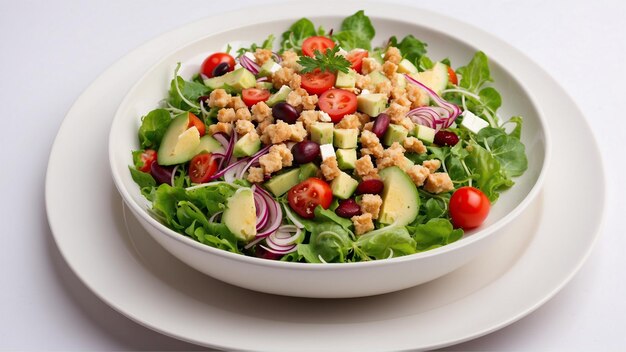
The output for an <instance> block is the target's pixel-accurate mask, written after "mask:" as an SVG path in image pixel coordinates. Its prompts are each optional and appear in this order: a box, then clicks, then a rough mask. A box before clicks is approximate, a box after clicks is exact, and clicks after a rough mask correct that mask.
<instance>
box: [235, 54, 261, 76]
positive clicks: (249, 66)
mask: <svg viewBox="0 0 626 352" xmlns="http://www.w3.org/2000/svg"><path fill="white" fill-rule="evenodd" d="M239 64H240V65H241V67H243V68H245V69H246V70H248V71H250V72H252V73H253V74H255V75H257V74H258V73H259V71H260V70H261V66H259V64H257V63H256V62H254V61H252V59H250V58H249V57H247V56H246V55H241V56H240V57H239Z"/></svg>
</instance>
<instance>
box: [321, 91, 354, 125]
mask: <svg viewBox="0 0 626 352" xmlns="http://www.w3.org/2000/svg"><path fill="white" fill-rule="evenodd" d="M317 104H318V105H319V107H320V110H322V111H323V112H325V113H327V114H328V116H330V118H331V119H332V120H333V122H334V123H337V122H339V121H341V119H343V117H344V115H347V114H352V113H354V112H355V111H356V105H357V104H356V95H354V93H352V92H349V91H347V90H343V89H331V90H327V91H325V92H324V93H322V95H320V99H319V101H318V103H317Z"/></svg>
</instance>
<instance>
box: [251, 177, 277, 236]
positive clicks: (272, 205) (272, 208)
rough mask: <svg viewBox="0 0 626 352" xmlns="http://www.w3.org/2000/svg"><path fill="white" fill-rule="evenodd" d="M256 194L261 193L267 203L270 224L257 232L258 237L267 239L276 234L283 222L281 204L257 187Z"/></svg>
mask: <svg viewBox="0 0 626 352" xmlns="http://www.w3.org/2000/svg"><path fill="white" fill-rule="evenodd" d="M254 192H257V193H259V194H260V195H261V196H262V197H263V201H265V203H266V206H267V211H268V223H267V224H266V226H265V227H264V228H262V229H260V230H258V231H257V234H256V236H257V237H267V236H269V235H271V234H272V233H274V232H275V231H276V230H278V228H279V227H280V225H281V224H282V221H283V212H282V210H281V208H280V204H278V202H277V201H276V200H275V199H274V198H272V196H270V195H269V193H267V192H266V191H265V190H263V188H262V187H255V188H254Z"/></svg>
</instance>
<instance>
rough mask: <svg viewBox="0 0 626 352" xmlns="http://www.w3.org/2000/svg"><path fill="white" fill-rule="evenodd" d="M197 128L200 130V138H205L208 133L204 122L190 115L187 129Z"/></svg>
mask: <svg viewBox="0 0 626 352" xmlns="http://www.w3.org/2000/svg"><path fill="white" fill-rule="evenodd" d="M193 126H196V128H197V129H198V132H200V137H202V136H204V134H205V133H206V127H205V126H204V122H202V121H201V120H200V119H199V118H198V116H196V115H194V114H192V113H189V124H188V125H187V127H190V128H191V127H193Z"/></svg>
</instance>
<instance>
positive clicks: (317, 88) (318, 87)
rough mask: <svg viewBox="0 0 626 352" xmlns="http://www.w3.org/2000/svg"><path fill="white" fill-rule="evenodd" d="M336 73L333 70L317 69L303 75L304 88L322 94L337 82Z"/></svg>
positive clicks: (311, 92)
mask: <svg viewBox="0 0 626 352" xmlns="http://www.w3.org/2000/svg"><path fill="white" fill-rule="evenodd" d="M335 78H336V77H335V74H334V73H332V72H328V71H324V72H321V71H320V70H315V71H313V72H308V73H305V74H303V75H302V83H301V85H302V88H304V90H306V91H307V93H309V94H322V93H324V92H325V91H327V90H329V89H330V88H332V87H333V84H335Z"/></svg>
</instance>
